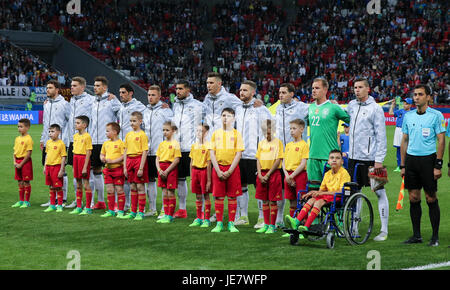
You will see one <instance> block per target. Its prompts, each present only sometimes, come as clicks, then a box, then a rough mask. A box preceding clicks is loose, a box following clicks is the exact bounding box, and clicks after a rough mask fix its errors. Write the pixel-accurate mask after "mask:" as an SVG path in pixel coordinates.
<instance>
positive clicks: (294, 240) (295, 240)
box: [289, 234, 299, 246]
mask: <svg viewBox="0 0 450 290" xmlns="http://www.w3.org/2000/svg"><path fill="white" fill-rule="evenodd" d="M298 239H299V235H296V234H290V235H289V242H290V243H291V245H293V246H295V245H297V243H298Z"/></svg>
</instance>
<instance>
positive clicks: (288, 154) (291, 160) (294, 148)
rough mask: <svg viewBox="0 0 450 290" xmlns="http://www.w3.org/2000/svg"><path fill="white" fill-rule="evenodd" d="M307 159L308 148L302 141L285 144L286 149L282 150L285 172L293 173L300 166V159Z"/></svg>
mask: <svg viewBox="0 0 450 290" xmlns="http://www.w3.org/2000/svg"><path fill="white" fill-rule="evenodd" d="M336 139H337V137H336ZM336 142H337V141H336ZM308 158H309V147H308V144H306V142H305V141H304V140H300V141H299V142H289V143H288V144H286V148H285V150H284V167H285V168H286V170H287V171H294V170H295V169H297V167H298V166H299V165H300V163H301V162H302V159H308Z"/></svg>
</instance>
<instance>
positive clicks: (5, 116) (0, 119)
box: [0, 111, 39, 125]
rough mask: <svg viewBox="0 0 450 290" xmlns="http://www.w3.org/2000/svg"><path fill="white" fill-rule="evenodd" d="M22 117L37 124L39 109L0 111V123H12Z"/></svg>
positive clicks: (15, 122)
mask: <svg viewBox="0 0 450 290" xmlns="http://www.w3.org/2000/svg"><path fill="white" fill-rule="evenodd" d="M23 118H26V119H29V120H30V122H31V124H39V111H0V125H14V124H17V122H18V121H19V120H20V119H23Z"/></svg>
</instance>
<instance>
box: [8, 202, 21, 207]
mask: <svg viewBox="0 0 450 290" xmlns="http://www.w3.org/2000/svg"><path fill="white" fill-rule="evenodd" d="M23 203H24V202H23V201H18V202H16V203H15V204H13V205H11V207H21V206H22V205H23Z"/></svg>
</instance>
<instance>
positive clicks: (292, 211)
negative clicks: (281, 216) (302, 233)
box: [289, 206, 297, 217]
mask: <svg viewBox="0 0 450 290" xmlns="http://www.w3.org/2000/svg"><path fill="white" fill-rule="evenodd" d="M296 210H297V207H295V206H290V207H289V215H290V216H291V217H294V213H295V211H296Z"/></svg>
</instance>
